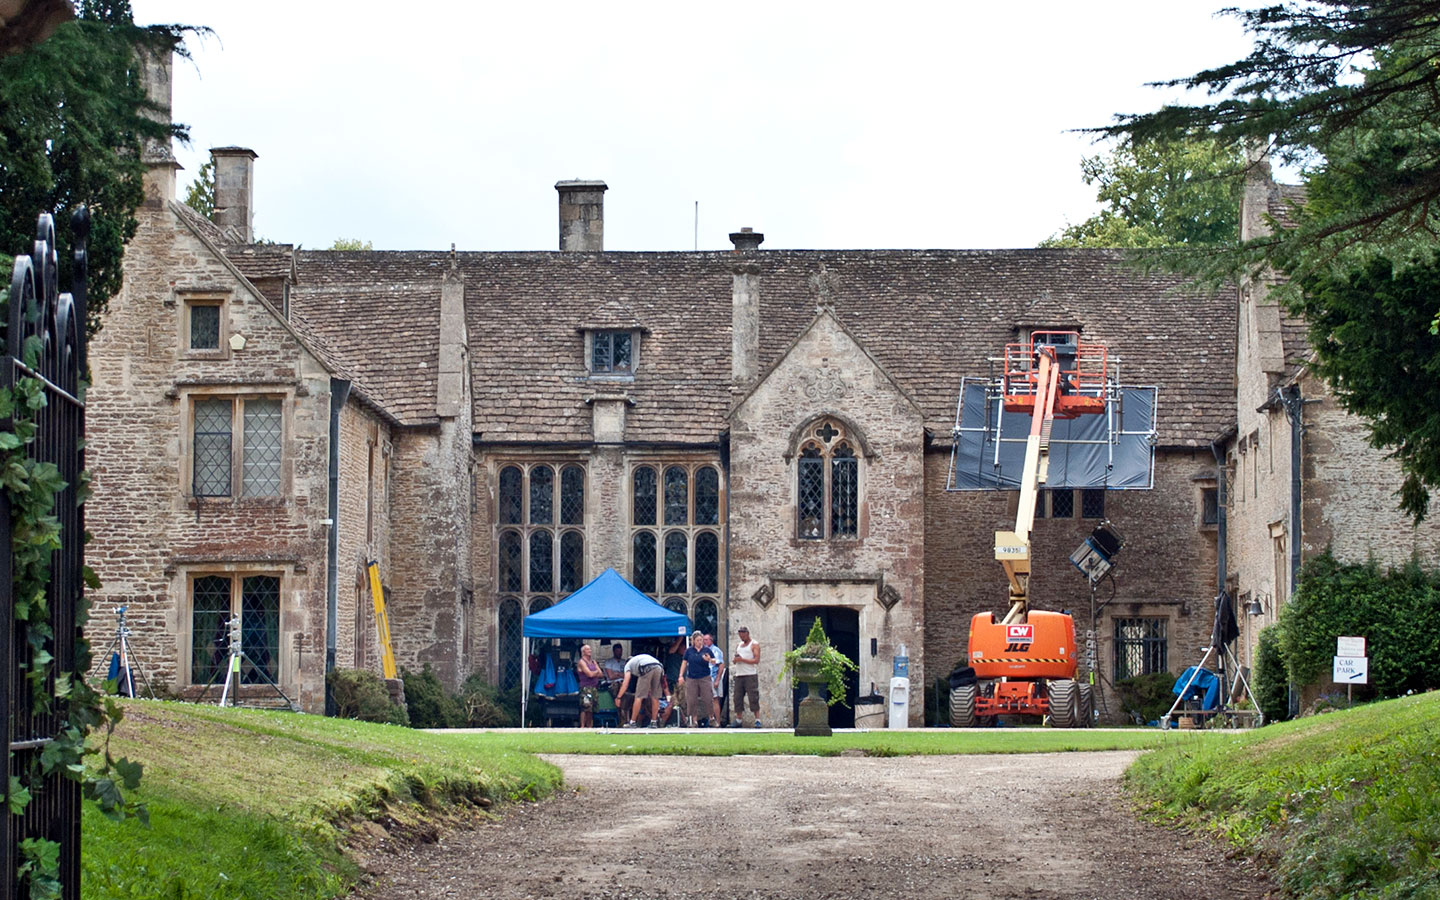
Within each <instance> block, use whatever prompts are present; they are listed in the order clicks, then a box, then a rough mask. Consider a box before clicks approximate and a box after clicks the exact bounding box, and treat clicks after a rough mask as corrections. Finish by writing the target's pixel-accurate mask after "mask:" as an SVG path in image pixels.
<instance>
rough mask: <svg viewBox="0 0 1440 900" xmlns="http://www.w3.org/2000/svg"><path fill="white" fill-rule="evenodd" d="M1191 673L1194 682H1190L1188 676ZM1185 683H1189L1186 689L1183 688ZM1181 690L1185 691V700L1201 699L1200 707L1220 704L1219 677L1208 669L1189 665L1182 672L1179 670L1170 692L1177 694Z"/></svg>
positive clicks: (1211, 706) (1212, 707) (1208, 707)
mask: <svg viewBox="0 0 1440 900" xmlns="http://www.w3.org/2000/svg"><path fill="white" fill-rule="evenodd" d="M1197 672H1198V673H1199V674H1198V675H1197V674H1196V673H1197ZM1192 675H1194V676H1195V683H1194V684H1190V676H1192ZM1187 684H1189V685H1190V689H1189V690H1188V691H1186V690H1185V685H1187ZM1182 691H1185V699H1186V700H1199V701H1201V704H1200V708H1201V709H1214V708H1215V707H1217V706H1219V705H1220V678H1219V677H1218V676H1217V675H1216V674H1215V673H1214V672H1212V671H1210V670H1209V669H1199V668H1197V667H1195V666H1191V667H1190V668H1188V669H1186V670H1185V671H1184V672H1181V673H1180V677H1179V678H1178V679H1176V681H1175V686H1174V687H1173V688H1171V689H1170V692H1171V693H1172V694H1176V695H1179V694H1180V693H1181V692H1182Z"/></svg>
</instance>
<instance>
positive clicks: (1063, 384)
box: [1003, 331, 1109, 419]
mask: <svg viewBox="0 0 1440 900" xmlns="http://www.w3.org/2000/svg"><path fill="white" fill-rule="evenodd" d="M1046 348H1048V349H1049V350H1051V351H1052V352H1053V353H1054V354H1055V361H1056V364H1057V365H1058V366H1059V367H1060V391H1059V396H1058V397H1056V400H1055V416H1056V417H1057V418H1062V419H1073V418H1075V417H1076V416H1079V415H1084V414H1086V413H1098V412H1103V411H1104V409H1105V391H1106V377H1107V375H1108V372H1109V356H1108V351H1107V350H1106V349H1105V347H1104V346H1103V345H1101V344H1084V343H1081V342H1080V334H1079V333H1078V332H1074V331H1036V332H1032V333H1031V335H1030V340H1029V341H1026V342H1025V343H1015V344H1006V345H1005V370H1004V378H1003V393H1004V402H1005V409H1006V410H1007V411H1009V412H1031V411H1033V410H1034V407H1035V396H1036V394H1037V392H1038V385H1037V383H1036V380H1037V379H1038V377H1039V368H1040V367H1039V359H1040V353H1041V352H1043V351H1044V350H1045V349H1046Z"/></svg>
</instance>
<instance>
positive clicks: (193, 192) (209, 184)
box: [185, 160, 215, 219]
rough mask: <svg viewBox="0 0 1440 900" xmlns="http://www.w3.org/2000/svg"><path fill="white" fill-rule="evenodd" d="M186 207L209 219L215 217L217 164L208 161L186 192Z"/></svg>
mask: <svg viewBox="0 0 1440 900" xmlns="http://www.w3.org/2000/svg"><path fill="white" fill-rule="evenodd" d="M185 205H186V206H188V207H190V208H191V209H193V210H195V211H196V212H197V213H199V214H200V215H202V216H204V217H205V218H207V219H209V218H211V217H213V216H214V215H215V162H214V160H207V161H206V162H205V164H204V165H203V166H201V167H200V171H199V172H196V173H195V180H194V181H192V182H190V188H189V190H187V191H186V192H185Z"/></svg>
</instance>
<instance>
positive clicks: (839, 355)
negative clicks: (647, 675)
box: [728, 313, 926, 724]
mask: <svg viewBox="0 0 1440 900" xmlns="http://www.w3.org/2000/svg"><path fill="white" fill-rule="evenodd" d="M826 417H828V418H830V419H831V420H834V421H836V422H838V423H840V424H841V425H843V430H844V431H845V432H846V436H847V438H848V439H850V440H851V441H853V442H855V443H858V444H859V445H860V446H859V455H860V457H861V462H860V485H861V487H860V519H859V527H858V535H857V536H856V537H855V538H837V537H831V538H829V539H826V540H802V539H800V538H799V537H798V536H797V514H796V459H795V457H796V454H797V452H798V450H799V445H800V444H801V442H802V441H803V440H805V439H806V438H808V437H809V432H810V430H811V429H812V428H813V427H816V426H819V424H820V423H821V422H822V421H824V420H825V419H826ZM922 440H923V426H922V422H921V417H920V414H919V412H918V411H917V410H916V408H915V406H914V404H913V403H912V402H911V401H910V399H909V398H908V397H907V396H906V395H905V394H904V392H902V391H901V390H899V389H898V388H897V387H896V385H895V384H894V382H892V381H891V380H890V378H889V376H888V375H886V373H885V372H884V370H882V369H881V368H880V367H879V366H878V365H877V364H876V363H875V362H874V361H873V360H872V359H871V358H870V357H869V356H868V355H867V354H866V353H865V352H864V351H863V350H862V349H861V348H860V347H859V346H858V345H857V344H856V343H855V342H854V341H853V339H852V338H851V337H850V335H849V334H848V333H847V332H846V331H845V330H844V329H843V328H842V327H841V325H840V323H838V322H837V321H836V320H835V319H834V318H833V316H831V315H830V314H829V313H821V314H820V315H819V316H817V317H816V319H815V320H814V321H813V322H812V323H811V325H810V326H809V328H808V329H806V330H805V331H804V332H803V333H802V335H801V336H800V338H799V339H798V341H797V342H796V344H795V345H794V346H793V347H792V348H791V349H790V351H789V353H788V354H787V355H786V356H785V357H784V358H783V359H781V360H780V361H779V363H778V364H777V365H776V366H775V367H774V368H773V369H771V370H770V372H768V373H767V374H766V375H765V376H764V377H763V378H762V380H761V382H760V384H759V385H758V386H756V387H755V388H754V390H753V391H752V392H751V393H750V394H749V395H748V397H746V398H745V399H744V400H743V401H742V402H741V403H740V404H739V406H738V407H737V408H736V410H735V412H734V413H733V414H732V416H731V436H730V441H731V464H730V465H731V471H730V495H729V496H730V530H731V531H730V534H731V543H730V584H731V589H730V600H729V607H730V608H729V612H728V618H729V620H730V622H731V623H732V627H734V626H738V625H739V624H747V625H748V627H749V628H750V631H751V635H752V636H753V637H754V639H755V640H757V641H758V642H759V643H760V644H761V646H762V648H763V652H762V659H761V665H760V678H759V682H760V685H761V688H760V699H761V704H762V708H761V718H762V719H764V720H765V721H766V722H767V723H768V722H775V723H777V724H779V723H786V722H789V721H791V695H790V690H789V685H788V684H787V685H784V686H782V685H778V684H777V683H776V679H777V675H778V673H779V666H780V662H781V654H783V653H784V652H785V651H786V650H788V649H790V647H791V646H792V645H793V642H794V640H795V637H796V635H794V634H793V633H792V621H793V620H792V616H793V614H794V613H795V612H796V611H797V610H799V609H801V608H805V607H811V606H833V607H843V608H847V609H853V610H855V611H856V613H857V614H858V618H859V629H860V646H861V652H860V660H859V665H860V672H859V684H860V686H861V688H860V690H861V693H866V692H868V690H869V685H870V684H871V683H872V682H874V683H875V684H876V685H877V686H882V685H888V684H889V681H890V674H891V667H890V660H891V657H892V656H894V655H895V654H897V653H898V652H899V649H900V645H901V644H902V643H904V644H906V645H907V650H908V651H909V655H910V676H911V682H912V685H915V686H916V688H917V689H916V690H914V691H913V692H912V695H911V704H912V707H911V721H912V723H916V724H918V723H919V722H920V721H921V716H922V710H923V690H919V689H918V688H919V687H921V686H923V685H924V683H925V672H926V664H925V661H926V653H925V649H924V647H923V646H922V635H923V633H924V629H925V626H926V622H925V549H926V542H925V537H926V535H925V530H924V515H925V511H924V496H923V490H924V484H925V477H924V468H923V464H922V454H921V444H922ZM800 637H802V638H803V635H801V636H800ZM730 639H731V640H732V641H733V634H732V635H731V636H730ZM872 639H873V640H874V641H875V642H876V652H875V654H874V655H873V656H872V655H871V653H870V651H869V647H870V641H871V640H872Z"/></svg>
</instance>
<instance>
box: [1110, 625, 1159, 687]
mask: <svg viewBox="0 0 1440 900" xmlns="http://www.w3.org/2000/svg"><path fill="white" fill-rule="evenodd" d="M1167 650H1168V641H1167V640H1166V637H1165V620H1164V619H1140V618H1133V619H1116V620H1115V680H1116V681H1120V680H1121V679H1125V678H1135V677H1137V676H1140V675H1149V674H1151V673H1153V672H1166V671H1169V668H1170V666H1169V662H1168V660H1167V659H1166V655H1167Z"/></svg>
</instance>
